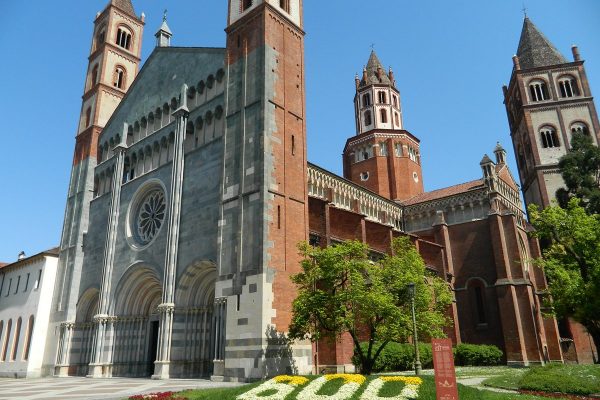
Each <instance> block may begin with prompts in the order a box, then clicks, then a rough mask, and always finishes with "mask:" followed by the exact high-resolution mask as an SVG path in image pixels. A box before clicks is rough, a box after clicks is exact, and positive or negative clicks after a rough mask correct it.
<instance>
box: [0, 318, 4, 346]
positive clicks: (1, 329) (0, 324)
mask: <svg viewBox="0 0 600 400" xmlns="http://www.w3.org/2000/svg"><path fill="white" fill-rule="evenodd" d="M3 333H4V321H0V343H2V334H3ZM0 350H1V349H0Z"/></svg>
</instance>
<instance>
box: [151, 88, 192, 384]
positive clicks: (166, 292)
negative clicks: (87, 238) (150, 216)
mask: <svg viewBox="0 0 600 400" xmlns="http://www.w3.org/2000/svg"><path fill="white" fill-rule="evenodd" d="M181 101H182V102H181V106H180V107H179V108H178V109H177V110H175V112H174V113H173V116H174V117H175V118H176V120H177V129H176V132H175V143H174V149H173V166H172V170H171V199H170V204H169V231H168V234H167V248H166V257H165V272H164V281H163V297H162V304H161V305H160V306H159V307H158V310H159V312H160V329H159V334H158V354H157V357H156V362H155V363H154V364H155V366H154V375H152V379H169V365H170V362H171V340H172V334H173V311H174V309H175V276H176V272H177V251H178V249H179V222H180V218H181V198H182V194H183V171H184V161H185V154H184V148H183V145H184V141H185V130H186V127H187V122H188V117H189V115H190V113H189V110H188V108H187V85H183V87H182V88H181Z"/></svg>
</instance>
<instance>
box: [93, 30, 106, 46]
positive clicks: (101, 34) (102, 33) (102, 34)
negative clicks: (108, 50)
mask: <svg viewBox="0 0 600 400" xmlns="http://www.w3.org/2000/svg"><path fill="white" fill-rule="evenodd" d="M105 41H106V27H105V26H102V27H100V29H98V34H97V35H96V47H95V48H96V49H97V48H98V47H100V45H101V44H102V43H104V42H105Z"/></svg>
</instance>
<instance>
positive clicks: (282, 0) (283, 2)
mask: <svg viewBox="0 0 600 400" xmlns="http://www.w3.org/2000/svg"><path fill="white" fill-rule="evenodd" d="M279 7H281V8H282V9H283V11H285V12H286V13H289V12H290V0H279Z"/></svg>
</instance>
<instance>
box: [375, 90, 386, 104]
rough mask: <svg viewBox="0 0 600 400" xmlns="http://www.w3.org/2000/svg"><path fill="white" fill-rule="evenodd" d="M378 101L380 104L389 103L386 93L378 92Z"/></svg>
mask: <svg viewBox="0 0 600 400" xmlns="http://www.w3.org/2000/svg"><path fill="white" fill-rule="evenodd" d="M377 100H378V102H379V103H380V104H385V103H387V94H386V93H385V92H377Z"/></svg>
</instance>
